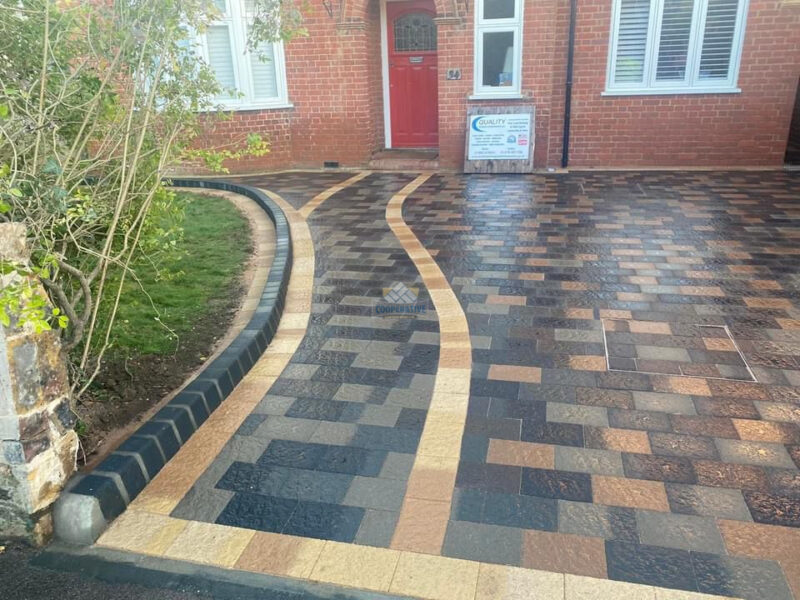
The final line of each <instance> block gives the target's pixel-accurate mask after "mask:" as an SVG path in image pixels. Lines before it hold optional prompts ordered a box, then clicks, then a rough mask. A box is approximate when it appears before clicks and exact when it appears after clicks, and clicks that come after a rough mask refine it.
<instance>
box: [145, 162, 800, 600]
mask: <svg viewBox="0 0 800 600" xmlns="http://www.w3.org/2000/svg"><path fill="white" fill-rule="evenodd" d="M417 175H418V174H389V173H372V174H369V175H367V176H366V177H364V178H363V179H361V180H359V181H356V182H354V183H352V184H351V185H348V186H347V187H346V188H344V189H342V190H341V191H337V192H336V193H334V194H333V195H331V196H330V197H329V198H327V199H326V200H325V201H324V202H322V203H321V204H320V205H319V206H318V207H317V208H316V210H315V211H314V212H313V214H311V215H310V216H308V219H307V223H308V226H309V228H310V231H311V235H312V238H313V246H314V254H315V260H316V263H315V271H314V275H313V279H314V281H313V296H312V302H313V303H312V305H311V317H310V322H309V325H308V328H307V331H306V332H305V337H304V338H303V341H302V343H301V344H300V347H299V349H298V351H297V352H296V353H295V354H294V356H293V357H292V358H291V361H290V362H289V364H288V366H287V367H286V368H285V369H284V370H283V372H282V373H280V376H279V377H278V379H277V381H275V383H274V384H273V385H272V386H271V388H270V389H269V390H267V393H266V394H265V395H264V396H263V399H261V401H260V403H259V404H258V406H257V407H256V408H255V410H254V411H253V412H252V414H250V416H248V417H247V418H246V419H245V420H244V422H243V423H242V425H241V426H240V427H239V428H238V430H237V431H236V433H235V434H234V435H233V436H232V437H231V439H230V440H229V441H228V443H227V444H226V446H225V448H224V449H223V451H222V452H221V453H220V454H219V456H217V458H216V459H215V460H214V461H213V462H212V463H211V465H210V467H209V468H208V469H207V470H206V471H205V473H204V474H203V475H202V476H201V477H200V478H199V479H198V480H197V481H196V482H195V483H194V485H193V486H192V487H191V489H190V490H189V492H188V493H186V495H185V496H184V497H183V499H182V500H181V501H180V502H179V503H178V504H177V506H176V507H175V509H174V510H173V511H172V513H171V515H170V516H171V517H173V518H176V519H183V520H190V521H201V522H205V523H216V524H220V525H228V526H233V527H237V528H243V529H248V530H258V531H264V532H272V533H278V534H287V535H293V536H300V537H304V538H313V539H322V540H331V541H337V542H344V543H347V544H356V545H361V546H372V547H379V548H394V549H399V550H410V551H412V552H420V553H422V554H426V555H427V554H433V555H440V556H445V557H453V558H458V559H467V560H468V561H479V562H480V563H493V564H499V565H511V566H516V567H524V568H526V569H536V570H539V571H548V572H554V573H562V574H563V573H566V574H571V575H578V576H586V577H593V578H601V579H609V580H617V581H623V582H632V583H639V584H647V585H649V586H657V587H663V588H672V589H675V590H689V591H697V592H703V593H707V594H719V595H727V596H736V597H742V598H753V599H770V600H772V599H775V600H779V599H790V598H793V597H794V598H796V599H797V598H800V472H799V471H798V467H799V466H800V173H690V174H686V173H572V174H568V175H558V176H471V177H466V176H459V175H447V174H431V175H430V176H428V177H427V178H425V177H422V178H417ZM350 176H351V174H324V176H320V175H318V174H308V173H284V174H277V175H268V176H261V177H250V178H244V179H242V181H244V182H246V183H248V184H250V185H257V186H259V187H262V188H266V189H269V190H271V191H273V192H276V193H278V194H283V195H284V197H285V199H286V200H287V202H289V203H290V204H291V205H292V206H293V207H294V208H296V209H300V208H301V207H302V206H303V205H304V204H306V203H307V202H308V201H309V200H311V198H312V197H313V196H315V195H316V194H318V193H319V192H322V191H323V190H324V189H325V188H327V187H329V186H331V185H338V184H342V182H343V181H345V180H346V179H348V177H350ZM415 178H417V179H415ZM412 181H415V182H420V184H419V186H418V187H416V188H415V189H414V186H416V183H414V184H412V186H411V188H408V187H405V186H408V184H410V183H411V182H412ZM401 189H405V190H406V192H408V193H404V194H401V196H403V197H401V198H399V200H398V198H397V197H395V194H397V193H398V192H400V191H401ZM406 196H407V197H406ZM393 197H395V199H394V200H392V198H393ZM396 201H399V203H400V204H401V205H402V219H398V218H388V219H387V212H386V211H387V204H390V202H396ZM390 206H391V205H390ZM401 221H404V225H403V223H401ZM402 226H407V227H408V228H410V232H406V233H402V232H401V233H400V234H397V232H398V231H399V230H398V229H396V228H397V227H402ZM393 228H395V230H393ZM411 232H413V234H414V235H415V236H416V238H417V239H418V240H419V242H420V243H421V249H420V248H417V249H416V250H415V249H414V248H413V247H412V245H410V244H411V243H412V242H410V241H409V240H411V239H412V238H413V236H412V235H411ZM437 266H438V269H441V274H443V275H444V277H440V276H439V271H438V270H437ZM398 282H399V283H402V284H404V285H405V286H407V287H409V288H412V289H413V290H415V291H416V293H417V294H418V301H419V302H424V303H430V301H431V299H433V300H434V301H436V302H437V310H428V311H427V312H426V313H425V314H421V315H417V316H415V317H413V318H390V317H386V316H382V315H379V314H376V306H378V305H381V304H386V301H385V300H384V299H383V296H384V293H385V292H386V289H387V288H389V287H391V286H392V285H393V284H395V283H398ZM432 282H433V283H432ZM426 283H427V284H428V286H429V287H430V289H427V287H426ZM437 294H438V295H437ZM447 294H454V298H455V299H457V301H454V303H455V307H453V306H450V305H445V303H444V300H437V298H442V297H445V296H447ZM445 300H446V297H445ZM443 307H445V308H443ZM458 315H463V316H465V317H466V320H465V325H464V324H462V325H459V324H458V323H460V321H458ZM464 328H468V337H465V341H464V343H460V342H456V343H453V344H451V342H450V341H448V342H447V344H444V343H443V342H442V340H445V336H447V338H446V339H447V340H458V339H460V338H458V335H459V334H460V333H464V335H465V336H466V332H462V331H461V329H464ZM440 330H441V335H440ZM440 342H442V343H441V344H440ZM446 346H447V348H446ZM451 346H452V347H451ZM465 348H466V351H464V349H465ZM446 349H447V350H448V352H445V350H446ZM459 377H466V379H465V381H466V382H467V386H468V394H467V390H466V388H465V392H464V396H463V398H464V402H463V406H461V407H460V405H459V404H458V401H459V398H460V396H459V394H458V392H457V388H458V381H460V379H459ZM442 382H445V383H447V385H450V386H451V387H450V388H447V389H446V390H444V392H443V393H441V392H442V389H444V388H442V389H439V388H438V387H437V386H439V384H440V383H442ZM442 385H444V383H442ZM451 392H452V393H451ZM448 398H449V399H450V400H451V401H452V403H453V406H454V407H455V408H453V410H452V412H451V413H450V414H452V415H460V414H461V413H462V412H463V416H460V417H458V416H453V421H452V422H453V423H454V424H455V429H456V430H457V431H456V435H455V436H454V435H452V434H451V433H447V432H452V429H453V428H452V427H451V428H448V427H447V423H444V424H442V423H441V422H440V421H438V420H437V421H436V423H435V424H434V419H433V418H432V415H433V414H434V412H435V413H436V414H437V415H441V414H445V413H446V412H447V411H446V410H444V411H443V410H441V407H442V406H445V404H442V402H445V403H446V401H447V399H448ZM443 399H444V400H443ZM434 406H436V407H439V408H436V410H435V411H434V409H433V408H432V407H434ZM459 407H460V408H459ZM429 408H430V409H431V410H430V411H429ZM462 408H463V411H462V410H461V409H462ZM201 431H202V430H201ZM198 435H199V433H198ZM426 436H427V437H426ZM448 436H449V437H448ZM421 439H423V440H424V442H420V440H421ZM431 440H433V442H431ZM429 442H431V444H434V445H429ZM423 443H424V445H425V447H426V448H433V447H446V446H447V444H448V443H449V444H451V445H452V444H455V448H456V451H455V455H452V454H448V453H447V452H446V451H441V452H440V454H436V453H435V452H433V451H430V452H429V451H428V450H426V453H427V454H426V453H422V451H421V450H420V448H421V447H422V445H423ZM435 443H438V444H439V446H435ZM429 454H430V455H431V456H433V457H434V458H433V459H431V458H430V457H429ZM179 457H180V454H179ZM423 459H424V460H423ZM433 463H435V464H433ZM432 464H433V466H431V465H432ZM412 488H413V491H412ZM145 493H146V492H145ZM443 507H444V510H445V513H444V515H443V516H442V515H441V511H442V508H443ZM415 523H417V524H420V525H419V526H417V527H415V525H414V524H415ZM243 545H244V544H243ZM267 546H268V544H265V543H263V542H261V545H259V543H258V538H257V537H256V538H253V541H252V542H251V543H250V545H249V546H248V547H247V548H245V549H244V551H243V553H242V550H241V549H240V550H239V552H240V553H242V554H241V556H240V557H239V558H238V561H237V562H236V563H235V566H237V567H239V568H250V569H253V568H255V569H260V570H265V571H267V572H270V568H269V565H265V564H264V562H265V560H266V559H264V558H263V556H264V555H265V553H266V554H268V552H267V550H266V547H267ZM237 556H238V555H237ZM387 556H388V555H387ZM274 558H275V557H273V559H274ZM232 560H235V561H236V560H237V559H236V557H234V559H232ZM409 560H411V559H409ZM462 562H463V561H453V562H452V563H447V564H448V565H451V564H452V565H455V564H456V563H457V564H459V565H460V564H462ZM399 564H400V566H398V570H397V573H396V574H395V576H394V579H391V576H392V574H391V573H390V574H389V580H388V581H387V583H386V591H390V592H397V593H408V594H409V595H414V593H413V592H414V590H415V589H421V588H414V586H413V585H410V583H409V582H412V583H414V585H417V584H418V583H419V581H416V582H413V581H412V580H413V579H414V576H413V573H412V575H410V576H409V577H410V579H408V580H406V581H400V582H399V583H398V585H397V586H395V581H397V580H398V579H400V578H401V571H402V570H403V568H411V567H409V564H411V563H408V564H404V559H403V558H401V559H400V563H399ZM415 564H416V563H415ZM424 564H427V563H424V561H423V562H422V563H420V565H421V566H419V568H418V569H417V571H416V573H417V579H418V580H419V579H421V580H424V579H425V578H433V579H435V569H433V568H427V569H426V568H423V567H424ZM463 564H467V563H465V562H464V563H463ZM470 564H472V563H470ZM312 566H313V565H312ZM310 568H311V567H309V569H310ZM352 568H353V569H357V568H358V566H353V567H352ZM364 568H366V567H364ZM454 568H455V567H454ZM481 569H483V567H481ZM316 571H317V570H316V569H315V571H314V572H315V573H316ZM411 571H412V572H413V571H414V568H411ZM275 572H279V571H275ZM465 572H466V571H465ZM509 573H510V571H509ZM513 573H517V571H514V572H513ZM480 574H481V575H480V577H481V578H482V577H483V574H484V571H483V570H481V571H480ZM504 576H505V575H504ZM476 577H477V575H476ZM509 577H510V575H509ZM515 577H516V575H515ZM329 580H330V581H335V582H346V581H349V580H346V579H340V580H334V579H329ZM482 581H483V579H478V583H477V592H476V589H475V587H474V584H473V587H472V588H469V589H470V590H471V591H468V592H464V593H463V594H462V593H460V592H452V591H450V592H447V593H445V592H442V593H441V594H440V595H437V594H436V593H432V592H431V593H430V594H428V593H427V592H419V595H421V596H425V597H431V598H433V597H454V598H459V597H469V598H472V597H476V598H478V597H481V598H483V597H486V598H489V597H497V598H500V597H506V596H503V595H502V594H501V593H500V592H492V591H488V592H487V591H486V590H492V589H493V590H497V589H498V588H491V586H490V587H486V585H489V584H486V585H484V584H482V583H481V582H482ZM509 581H510V579H509ZM561 581H562V584H560V585H562V587H563V579H562V580H561ZM570 581H571V580H570V579H569V578H567V584H566V597H568V598H569V597H571V596H570V585H571V584H570V583H569V582H570ZM577 581H579V580H578V579H575V580H574V582H577ZM580 581H583V582H584V583H583V584H581V585H583V586H584V588H585V590H587V593H589V592H591V591H592V590H594V593H601V596H600V597H617V596H613V594H620V595H619V596H618V597H626V598H639V597H642V598H653V596H652V595H648V594H651V593H652V588H635V590H634V588H631V589H630V590H628V591H619V590H616V591H613V590H612V589H609V590H608V592H607V593H604V592H602V590H604V589H605V588H602V587H597V586H598V585H599V584H600V583H602V582H595V583H592V581H594V580H590V579H580ZM586 582H588V583H586ZM390 584H391V587H389V586H390ZM420 585H422V584H420ZM451 585H452V584H451ZM482 585H484V587H483V588H482V587H481V586H482ZM574 585H575V586H578V583H574ZM375 589H379V588H378V587H377V586H376V587H375ZM380 589H383V588H380ZM481 589H483V590H484V592H483V593H484V595H481ZM582 589H583V588H582ZM575 590H577V587H576V588H575ZM575 590H573V591H575ZM598 590H600V591H598ZM641 590H650V591H648V592H646V593H645V592H641V593H642V595H641V596H640V595H637V594H639V593H640V591H641ZM523 591H524V590H523ZM448 594H449V595H448ZM603 594H604V595H603ZM793 594H794V596H793ZM508 597H511V596H508ZM513 597H527V596H525V595H521V596H513ZM548 597H549V596H548ZM553 597H561V596H553ZM574 597H583V596H580V590H578V591H577V592H575V595H574ZM655 597H656V598H679V597H681V598H683V596H678V595H675V596H671V595H658V592H656V596H655ZM687 597H688V596H687Z"/></svg>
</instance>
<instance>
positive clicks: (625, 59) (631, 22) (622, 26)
mask: <svg viewBox="0 0 800 600" xmlns="http://www.w3.org/2000/svg"><path fill="white" fill-rule="evenodd" d="M649 27H650V0H622V1H621V5H620V17H619V28H618V29H617V31H618V34H617V36H618V37H617V59H616V64H615V69H614V81H615V82H616V83H642V79H643V77H644V62H645V55H646V52H647V32H648V30H649Z"/></svg>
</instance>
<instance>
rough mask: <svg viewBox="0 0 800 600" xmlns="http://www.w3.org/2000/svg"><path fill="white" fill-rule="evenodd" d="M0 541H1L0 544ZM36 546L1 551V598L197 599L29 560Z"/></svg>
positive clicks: (48, 599)
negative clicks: (33, 564)
mask: <svg viewBox="0 0 800 600" xmlns="http://www.w3.org/2000/svg"><path fill="white" fill-rule="evenodd" d="M1 545H2V542H0V546H1ZM36 552H37V551H36V550H33V549H32V548H28V547H26V546H23V545H21V544H17V543H11V544H8V545H6V546H5V549H4V550H3V551H2V552H0V598H2V599H3V600H54V599H58V600H71V599H72V598H76V599H79V600H151V599H152V600H197V599H199V598H204V599H206V600H207V599H208V596H198V595H195V594H191V593H182V592H174V591H170V590H161V589H150V588H146V587H143V586H138V585H128V584H125V585H118V584H109V583H104V582H102V581H99V580H97V579H92V578H88V577H85V576H82V575H79V574H76V573H65V572H61V571H50V570H47V569H42V568H39V567H34V566H31V565H30V564H29V561H30V559H31V558H32V557H33V556H34V555H35V554H36Z"/></svg>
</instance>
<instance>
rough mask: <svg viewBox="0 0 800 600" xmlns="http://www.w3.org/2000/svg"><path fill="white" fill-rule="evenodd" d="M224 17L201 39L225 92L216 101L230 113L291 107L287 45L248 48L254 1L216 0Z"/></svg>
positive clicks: (215, 2) (213, 24)
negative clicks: (286, 62)
mask: <svg viewBox="0 0 800 600" xmlns="http://www.w3.org/2000/svg"><path fill="white" fill-rule="evenodd" d="M214 4H215V5H216V7H217V8H218V9H219V11H220V17H219V19H218V20H216V21H214V22H213V23H212V24H211V25H210V26H209V27H208V29H207V30H206V32H205V33H204V34H203V35H202V36H200V51H201V53H202V56H203V58H204V59H205V61H206V62H207V63H208V65H209V66H210V67H211V69H212V70H213V71H214V74H215V75H216V77H217V81H219V83H220V85H221V86H222V88H223V91H222V93H221V94H220V95H219V96H218V97H217V98H216V99H215V100H216V101H217V102H218V103H219V104H220V105H221V106H223V107H224V108H226V109H228V110H249V109H258V108H280V107H286V106H290V104H289V96H288V91H287V89H286V65H285V60H284V55H283V43H282V42H274V43H265V44H262V45H261V46H260V47H259V48H258V51H257V52H250V51H249V50H248V49H247V21H248V17H252V14H253V10H254V6H253V1H252V0H214Z"/></svg>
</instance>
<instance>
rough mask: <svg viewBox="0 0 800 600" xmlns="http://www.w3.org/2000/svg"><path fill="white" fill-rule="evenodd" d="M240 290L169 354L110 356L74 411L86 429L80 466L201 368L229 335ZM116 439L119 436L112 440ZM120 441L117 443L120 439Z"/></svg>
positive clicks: (210, 308) (214, 303)
mask: <svg viewBox="0 0 800 600" xmlns="http://www.w3.org/2000/svg"><path fill="white" fill-rule="evenodd" d="M244 293H245V290H244V288H243V286H241V285H237V286H235V287H234V289H233V290H231V293H230V294H228V295H227V296H226V297H224V298H221V299H218V300H215V301H212V302H211V303H210V304H209V306H208V307H207V313H206V315H205V317H204V318H203V319H202V321H201V322H199V323H197V325H196V327H194V328H193V329H192V331H190V332H189V333H187V334H184V335H183V336H182V337H181V339H180V341H179V343H178V344H177V348H176V351H175V353H174V354H172V355H166V356H162V355H154V354H145V355H140V356H135V357H132V358H124V357H119V356H116V357H114V356H112V357H109V358H108V359H107V360H106V361H105V363H104V365H103V370H102V371H101V372H100V374H99V375H98V377H97V379H96V381H95V383H94V384H93V385H92V387H91V389H90V390H88V391H87V392H86V393H85V394H84V397H83V399H82V400H81V402H80V403H79V404H78V407H77V410H78V414H79V418H80V419H81V420H82V421H83V422H84V423H85V424H86V434H84V435H82V436H81V445H82V448H81V450H80V451H79V452H78V461H79V463H80V464H81V465H90V466H91V465H92V463H94V462H95V457H97V456H103V455H105V454H106V452H105V449H106V444H105V442H106V440H107V439H108V438H109V437H110V436H111V434H114V433H116V432H117V431H118V430H121V429H126V428H128V426H129V425H131V424H136V423H138V422H139V421H140V418H139V417H140V416H144V415H146V414H147V413H148V412H149V410H150V409H152V408H153V407H155V406H156V405H157V404H159V403H160V402H161V400H162V399H163V398H164V397H165V396H167V394H170V393H171V392H173V391H174V390H176V389H177V388H178V387H180V386H181V384H182V383H183V382H184V381H186V379H187V378H188V377H189V376H190V375H192V374H193V373H194V372H195V371H196V370H197V368H198V367H200V366H201V365H202V364H203V363H204V362H205V361H206V359H207V358H208V357H209V356H210V355H211V354H212V353H213V352H214V350H215V349H216V346H217V343H218V342H219V340H221V339H222V338H223V337H224V336H225V334H226V333H227V331H228V328H229V327H230V325H231V323H232V322H233V319H234V318H235V316H236V312H237V310H238V308H239V306H240V304H241V299H242V297H243V296H244ZM113 437H118V436H113ZM120 441H121V440H120Z"/></svg>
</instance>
